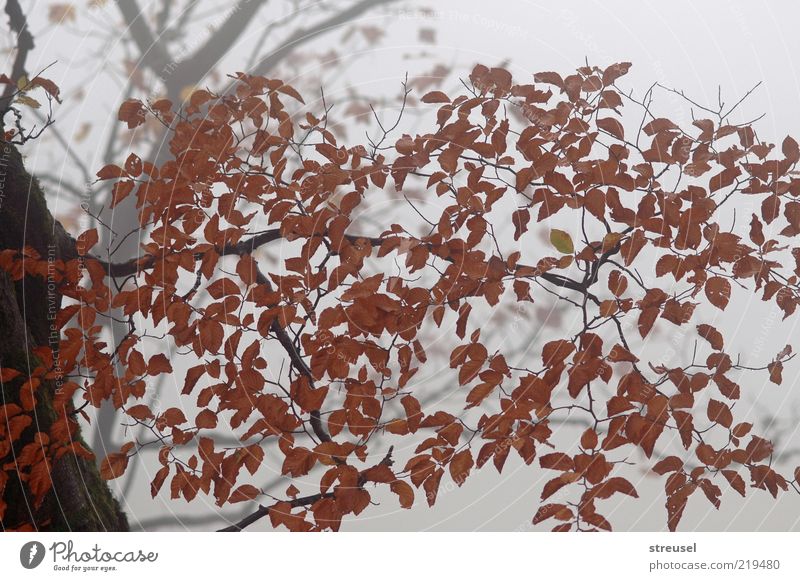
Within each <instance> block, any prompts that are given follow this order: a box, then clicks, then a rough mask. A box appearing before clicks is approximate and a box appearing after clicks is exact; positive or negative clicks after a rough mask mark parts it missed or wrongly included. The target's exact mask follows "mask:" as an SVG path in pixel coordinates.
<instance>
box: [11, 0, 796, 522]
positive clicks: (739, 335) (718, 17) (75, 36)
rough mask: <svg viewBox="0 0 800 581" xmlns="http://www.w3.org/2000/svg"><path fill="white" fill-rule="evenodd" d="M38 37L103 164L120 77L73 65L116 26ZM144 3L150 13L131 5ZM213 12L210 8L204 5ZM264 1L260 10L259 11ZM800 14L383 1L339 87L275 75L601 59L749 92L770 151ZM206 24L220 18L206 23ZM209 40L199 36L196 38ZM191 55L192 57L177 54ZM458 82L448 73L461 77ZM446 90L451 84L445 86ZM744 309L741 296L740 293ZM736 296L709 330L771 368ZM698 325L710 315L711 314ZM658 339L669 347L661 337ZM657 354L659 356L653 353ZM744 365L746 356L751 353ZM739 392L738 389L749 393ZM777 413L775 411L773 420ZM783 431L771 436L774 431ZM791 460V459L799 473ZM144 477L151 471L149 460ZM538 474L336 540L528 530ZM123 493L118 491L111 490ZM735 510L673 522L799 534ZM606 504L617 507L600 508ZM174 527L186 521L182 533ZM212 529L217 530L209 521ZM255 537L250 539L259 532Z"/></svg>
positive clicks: (762, 334)
mask: <svg viewBox="0 0 800 581" xmlns="http://www.w3.org/2000/svg"><path fill="white" fill-rule="evenodd" d="M24 4H27V6H28V13H29V15H30V16H29V18H30V19H31V22H32V27H33V29H34V32H35V34H36V38H37V49H36V51H35V53H34V54H33V58H32V59H31V60H30V61H29V68H30V69H31V70H38V69H40V68H43V67H44V66H47V65H50V64H51V63H52V62H53V61H56V62H55V64H54V65H53V66H52V67H51V68H50V69H49V70H48V71H47V74H46V76H48V77H50V78H52V79H54V80H55V81H56V82H57V83H58V84H59V85H60V86H61V87H62V90H63V91H64V92H65V93H69V92H71V91H72V90H74V89H75V88H76V87H78V86H80V87H82V88H83V89H84V92H85V95H86V97H85V99H84V100H83V101H81V102H76V101H73V102H65V104H64V105H63V106H62V108H60V109H57V110H56V117H57V119H58V128H59V129H60V130H61V131H62V132H63V133H64V135H66V136H74V135H76V134H77V133H78V132H79V131H80V130H81V128H82V127H83V126H84V124H86V123H90V124H91V127H92V129H91V132H90V133H89V137H88V138H86V139H85V140H84V141H82V142H80V143H74V145H73V147H74V150H75V151H76V153H77V155H78V156H79V157H80V158H81V159H83V160H84V161H85V163H86V165H87V166H88V167H90V168H94V169H98V168H99V167H100V166H101V165H102V164H101V163H100V160H101V159H102V151H101V144H102V143H104V136H105V135H106V134H107V132H108V131H109V129H110V127H111V124H113V123H116V110H117V107H118V106H119V103H120V102H121V101H122V99H123V96H122V94H121V89H120V87H121V86H122V83H121V82H120V79H119V78H117V77H115V76H114V75H112V74H108V73H107V72H105V71H103V70H102V69H103V67H102V66H101V67H99V68H98V67H97V66H96V65H97V63H98V62H99V61H97V60H96V59H95V60H94V61H93V62H87V60H86V58H85V55H86V54H90V53H92V52H93V51H98V50H101V49H102V50H106V49H107V48H108V47H107V45H105V44H103V42H101V41H100V40H99V39H100V38H101V37H102V35H103V33H105V32H107V30H108V27H114V26H118V23H119V22H120V18H119V15H118V13H117V9H116V6H115V3H114V2H107V3H106V5H105V6H103V7H100V8H97V9H95V10H94V11H93V12H92V18H91V20H89V21H88V23H87V22H81V23H80V26H77V25H76V26H74V27H72V26H54V25H50V24H47V13H48V9H49V6H50V5H51V4H53V3H52V2H44V1H36V2H27V3H24ZM141 4H142V5H143V6H146V5H147V2H145V1H142V2H141ZM207 4H208V5H210V6H215V5H216V6H221V5H222V4H220V3H219V2H217V3H215V2H208V3H207ZM270 4H272V3H270ZM274 5H275V9H274V11H272V9H271V6H268V7H267V8H266V10H264V11H262V13H261V14H260V16H259V20H258V22H255V23H253V25H251V27H250V28H249V29H248V32H247V34H246V35H244V36H243V37H242V38H241V40H240V42H239V43H238V44H237V45H236V46H235V47H234V48H233V50H232V51H231V52H230V53H229V54H228V56H227V57H226V58H225V59H224V61H223V62H222V63H221V65H220V69H221V70H223V71H226V72H227V71H230V72H233V71H236V70H240V69H241V68H242V63H243V62H245V60H246V58H247V56H248V55H249V54H250V52H251V50H252V48H253V44H254V43H256V42H257V39H258V38H259V36H260V33H261V32H262V31H263V29H264V27H265V26H268V25H269V24H270V22H272V21H274V19H276V18H280V17H284V16H285V15H286V14H287V12H286V8H285V7H284V8H279V6H282V4H280V3H278V2H275V3H274ZM425 6H433V9H432V11H425V10H423V7H425ZM798 17H800V6H798V5H797V3H794V2H780V3H778V2H767V1H763V0H762V1H758V0H748V1H733V2H731V1H721V0H712V1H705V2H688V1H673V2H668V3H666V2H651V1H644V2H624V1H620V0H613V1H603V2H602V3H601V2H586V1H580V2H559V3H551V2H529V1H525V0H514V1H510V0H504V1H495V2H491V3H489V2H485V1H478V0H466V1H465V0H460V1H453V0H437V1H436V2H435V3H405V4H400V3H398V4H396V5H391V4H390V5H389V6H387V7H383V8H380V9H378V10H377V11H375V12H372V13H369V14H367V15H365V16H363V17H362V18H360V20H359V24H362V25H370V26H378V27H380V28H382V29H384V31H385V37H384V38H383V39H382V40H381V41H380V42H379V43H378V44H377V45H375V47H373V48H368V49H364V50H359V51H358V52H357V53H354V54H343V55H341V56H342V58H343V59H344V60H348V59H349V60H350V61H351V65H350V66H349V67H348V68H347V69H346V73H345V74H343V75H342V76H340V77H338V78H329V77H327V76H326V74H325V73H326V71H325V70H324V69H325V65H321V64H320V63H319V61H311V62H308V63H301V64H300V71H301V72H300V74H299V77H301V78H300V79H285V80H287V81H288V82H290V83H293V84H294V83H300V82H301V81H304V82H307V83H309V84H311V85H312V86H313V85H314V84H315V83H316V84H319V83H318V81H319V82H324V85H325V90H326V94H327V95H329V96H330V99H331V100H332V101H334V102H335V100H336V97H337V96H341V95H345V94H346V93H347V91H348V90H349V89H350V88H352V87H356V88H358V89H359V90H361V91H364V92H367V93H369V94H373V95H376V96H380V95H385V96H387V97H392V96H395V95H396V94H397V92H398V90H399V83H400V81H401V80H402V79H403V78H404V76H405V75H406V73H408V74H409V77H411V78H413V77H415V76H418V75H422V74H426V73H428V72H429V71H430V70H431V69H432V65H433V64H434V63H437V62H440V63H445V64H447V65H449V66H451V67H452V68H453V69H454V71H456V74H455V76H456V77H457V76H462V77H465V76H466V75H467V74H468V73H469V70H470V69H471V67H472V65H473V64H474V63H477V62H481V63H484V64H487V65H496V64H499V63H506V66H507V68H509V69H510V70H511V71H512V72H513V73H514V75H515V77H516V78H517V79H520V80H522V79H526V78H529V77H530V75H531V74H532V73H533V72H538V71H543V70H555V71H559V72H569V71H571V70H572V69H574V68H576V67H578V66H581V65H582V64H583V63H584V61H585V60H588V62H589V63H590V64H596V65H598V66H601V67H604V66H607V65H609V64H611V63H614V62H620V61H631V62H632V63H633V68H632V69H631V72H630V73H629V75H628V76H627V77H626V80H625V81H624V82H623V83H622V84H623V85H624V86H625V87H629V88H631V89H633V90H634V91H636V92H637V93H638V94H641V93H642V92H644V91H645V90H646V89H647V88H648V87H649V86H650V85H651V84H652V83H654V82H660V83H662V84H664V85H666V86H669V87H673V88H676V89H681V90H684V91H685V92H686V93H687V95H689V96H691V98H692V99H694V100H695V101H697V102H699V103H707V104H711V105H713V104H715V103H716V102H717V100H718V98H719V96H720V95H721V96H722V99H723V100H724V101H726V102H729V103H731V104H732V103H733V102H735V101H736V100H738V99H739V98H740V97H741V96H743V95H744V94H745V93H746V92H747V91H748V90H750V89H751V88H752V87H753V86H755V85H756V84H757V83H759V82H760V83H761V85H760V87H759V88H758V89H757V91H755V92H754V94H753V95H751V97H750V98H749V99H748V100H747V102H746V103H744V104H743V106H742V107H741V108H740V109H739V110H738V112H737V114H736V115H735V116H734V121H736V122H742V121H745V120H749V119H752V118H754V117H757V116H759V115H761V114H765V117H764V118H763V119H762V120H761V121H760V122H759V123H758V125H757V128H758V129H759V135H760V137H761V138H762V139H766V140H768V141H777V142H780V140H782V139H783V137H784V136H785V135H786V134H794V135H795V136H797V135H800V115H798V114H797V103H798V97H799V96H800V79H799V78H798V70H797V66H796V65H797V63H796V62H795V61H796V59H797V58H800V57H798V56H797V55H800V35H798V34H797V32H796V28H797V22H798ZM207 19H208V23H209V24H213V23H214V22H215V12H214V11H213V10H211V11H209V13H208V17H207ZM217 20H218V17H217ZM420 28H431V29H434V30H435V31H436V44H434V45H431V44H428V43H422V42H420V41H419V38H418V35H417V32H418V30H419V29H420ZM208 34H211V33H210V32H209V30H208V28H206V27H199V29H198V31H197V42H202V41H203V39H204V38H205V37H206V36H207V35H208ZM335 38H336V35H335V34H330V35H326V36H323V37H320V38H319V39H318V40H316V41H315V42H314V43H313V44H312V45H310V49H311V50H312V51H317V52H319V53H323V52H325V51H328V50H330V49H337V48H339V49H340V48H341V46H340V45H338V44H335V43H332V40H335ZM188 49H191V47H188ZM123 50H124V49H123V47H121V46H119V45H112V46H111V47H110V50H108V51H107V52H106V54H108V55H109V57H108V58H109V59H117V58H118V57H119V55H120V54H121V53H122V52H123ZM458 71H460V73H459V72H458ZM446 86H447V87H450V88H452V87H455V86H456V81H455V77H454V78H453V79H451V80H449V81H448V82H447V83H446ZM657 105H658V106H659V107H660V108H661V110H663V111H664V112H665V114H666V115H667V116H669V117H672V118H675V119H678V120H680V119H687V118H688V114H689V110H688V108H687V107H686V104H685V103H683V102H682V101H680V100H679V99H677V98H670V96H668V95H664V96H662V97H661V98H660V99H659V101H658V102H657ZM26 153H27V155H28V159H29V163H30V165H31V169H32V170H34V172H36V171H48V172H51V173H54V174H55V175H57V176H60V177H63V178H65V179H68V178H70V179H72V178H75V177H76V176H77V175H78V173H79V172H77V170H76V167H75V164H74V163H72V162H71V161H70V160H69V159H67V158H66V157H65V156H64V155H63V150H62V149H59V148H58V147H57V145H56V144H55V143H54V142H53V140H52V139H50V140H42V141H41V142H37V143H34V144H32V145H30V146H28V148H27V151H26ZM50 203H51V205H55V207H56V211H57V212H59V213H63V212H65V211H66V210H67V209H68V208H69V207H70V205H74V201H70V200H69V199H67V198H53V199H52V200H51V202H50ZM750 298H752V297H750ZM750 298H748V297H742V298H740V299H738V300H739V301H740V302H739V303H737V304H733V303H732V304H731V307H729V310H728V311H727V313H726V315H725V316H724V317H722V318H718V319H717V320H716V321H715V322H714V324H715V325H717V326H718V327H720V328H724V329H726V330H727V331H728V332H729V333H730V339H729V345H730V346H731V347H732V349H733V350H737V349H738V350H740V351H741V352H743V353H744V355H745V357H746V356H747V355H748V352H749V355H751V356H755V355H760V354H762V353H763V356H764V357H765V358H769V357H772V356H773V355H774V353H775V352H777V351H778V350H779V349H780V348H781V347H782V346H783V345H784V344H785V343H786V342H787V340H788V339H789V338H791V336H792V335H793V334H794V330H795V328H794V325H795V324H796V323H795V322H794V321H791V320H790V321H787V323H786V324H785V325H780V324H779V322H778V323H773V319H772V318H770V317H771V314H770V311H769V309H768V308H766V307H765V306H764V305H762V304H760V301H759V300H758V299H755V300H750ZM709 316H710V315H709ZM665 340H666V339H665ZM662 348H663V345H662ZM754 358H755V359H757V357H754ZM795 370H796V364H795V363H794V362H793V363H792V364H790V366H789V367H788V368H787V372H786V373H785V377H786V380H785V381H784V384H783V385H782V386H781V387H775V386H772V385H768V384H763V383H762V379H761V378H760V379H759V382H758V385H749V386H745V385H743V388H744V390H745V392H746V395H745V397H744V398H743V401H742V402H741V406H742V407H741V408H740V409H739V410H737V411H742V409H744V410H746V413H747V414H748V415H749V416H751V417H752V419H753V420H754V421H756V422H761V423H762V427H763V423H764V421H765V415H766V412H765V410H770V409H772V410H773V411H774V410H776V409H777V410H780V413H777V414H776V415H781V413H784V412H785V411H786V410H788V409H790V408H791V407H792V406H796V405H797V403H798V398H797V397H796V396H795V395H793V391H795V390H796V385H795V384H796V382H795V380H794V375H795ZM748 388H749V391H748ZM784 415H785V414H784ZM780 427H784V426H783V425H782V424H781V425H780ZM574 434H575V432H574V429H570V428H567V429H566V430H565V432H564V433H563V436H562V437H564V438H574ZM782 445H783V446H785V447H786V448H793V447H797V446H798V445H800V439H798V434H796V433H795V431H794V428H793V427H792V426H790V429H789V430H788V432H786V434H785V439H784V440H783V442H782ZM797 460H798V457H797V456H795V457H794V458H793V461H795V462H796V461H797ZM150 468H153V464H152V462H151V463H150ZM546 476H547V475H546V474H544V471H542V470H540V469H538V468H537V467H535V466H531V467H527V466H524V465H522V464H520V463H519V462H516V461H515V460H512V459H511V458H509V462H508V464H507V466H506V468H505V470H504V472H503V474H502V475H501V476H498V475H497V474H496V472H495V471H494V468H493V467H491V466H488V465H487V466H486V467H484V469H483V470H480V471H477V472H474V473H473V476H472V477H471V478H470V479H469V480H468V481H467V483H466V484H465V485H464V486H463V487H462V488H460V489H455V488H454V487H453V485H452V483H451V482H449V481H448V480H447V479H445V481H443V484H442V487H443V489H442V491H441V492H440V495H439V499H438V502H437V505H436V506H435V507H434V508H433V509H429V508H428V507H427V506H424V505H423V503H422V502H421V499H420V500H418V502H417V504H416V505H415V507H414V509H412V510H410V511H401V510H400V509H399V508H397V503H396V500H395V499H394V498H385V499H382V500H384V502H382V503H381V505H380V506H378V507H371V508H370V509H369V510H367V511H366V513H365V514H364V515H362V516H361V517H360V518H358V519H349V520H348V521H347V522H346V524H345V526H344V527H343V529H345V530H421V529H425V530H428V529H437V530H475V529H486V530H529V529H530V526H529V523H530V520H531V517H532V516H533V514H534V512H535V510H536V507H537V501H538V495H539V493H540V490H541V486H542V485H543V483H544V481H545V478H546ZM135 478H136V481H135V482H134V483H133V486H132V487H131V492H129V493H128V494H127V495H126V497H125V499H124V502H125V504H127V506H126V510H127V511H128V513H129V515H130V516H131V519H130V520H131V522H132V524H134V526H135V523H136V521H137V520H147V519H150V518H153V517H157V516H162V517H163V516H167V515H172V516H173V517H174V524H173V525H171V526H170V528H182V527H183V526H186V528H190V529H194V528H199V529H205V528H207V527H208V526H211V525H209V524H205V523H202V524H198V523H195V522H194V521H192V520H191V519H187V518H186V517H187V516H190V517H195V516H205V515H209V514H213V513H214V512H216V511H217V509H216V507H215V506H214V505H213V503H212V502H209V503H208V504H207V505H204V504H203V500H202V499H200V498H198V499H197V500H196V501H195V502H194V503H192V504H191V505H185V504H184V503H183V501H179V502H170V501H169V500H166V501H165V500H164V499H165V498H166V496H163V495H162V499H156V500H155V501H152V500H150V496H149V485H148V482H149V480H150V478H148V472H147V471H139V472H138V473H137V475H136V476H135ZM632 480H633V481H634V483H635V484H636V485H637V488H638V490H639V493H640V496H641V499H640V500H639V501H626V502H625V503H624V504H622V505H620V506H619V508H618V509H614V510H611V509H608V510H606V511H604V514H606V516H608V517H609V520H611V521H612V523H614V524H615V527H616V529H617V530H653V529H662V528H664V526H665V525H664V523H665V510H664V507H663V502H664V499H663V490H662V486H663V483H662V480H661V479H660V478H655V477H645V476H644V475H641V474H637V473H635V472H634V473H633V476H632ZM117 484H118V485H124V483H117ZM748 493H749V496H748V499H746V500H741V499H740V498H739V497H738V495H736V494H735V493H734V492H732V491H726V493H725V495H724V497H723V505H722V506H723V508H722V510H721V511H720V512H717V511H715V510H714V509H713V507H711V505H710V504H709V503H708V502H706V501H705V499H701V498H700V497H698V496H697V495H696V496H695V497H693V499H692V500H691V502H690V505H689V508H688V509H687V511H686V516H685V517H684V520H683V522H682V526H681V528H682V529H683V530H789V529H791V530H798V529H800V510H798V508H800V498H798V497H797V496H796V495H791V494H785V495H782V496H781V497H780V500H779V501H778V502H776V501H773V500H772V499H771V497H769V495H768V494H767V493H766V492H762V491H748ZM606 506H614V505H613V504H612V503H611V502H610V501H609V502H608V503H607V504H606ZM181 523H184V524H181ZM218 524H224V523H218ZM261 528H262V529H263V527H261Z"/></svg>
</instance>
